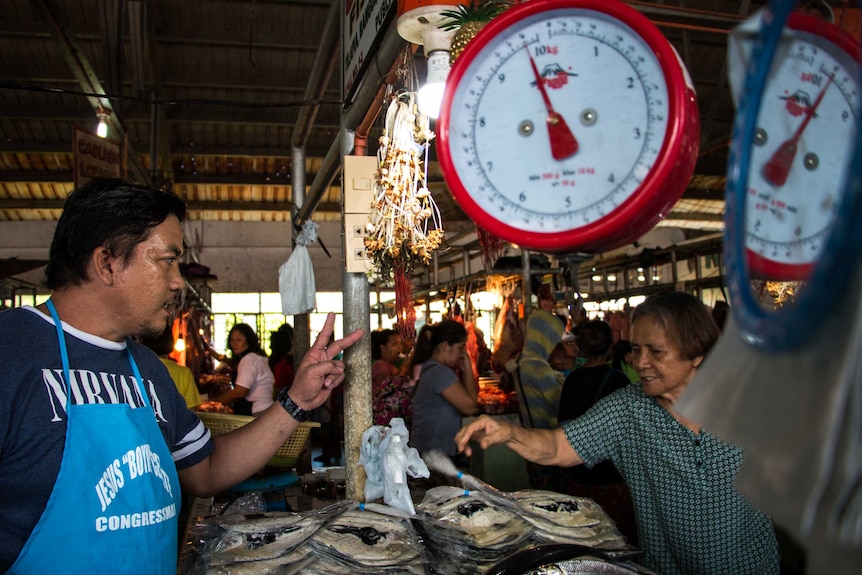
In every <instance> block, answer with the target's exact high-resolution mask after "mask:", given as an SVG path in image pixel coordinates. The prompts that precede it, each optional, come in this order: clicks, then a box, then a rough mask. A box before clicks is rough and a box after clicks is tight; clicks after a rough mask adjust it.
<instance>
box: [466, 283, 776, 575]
mask: <svg viewBox="0 0 862 575" xmlns="http://www.w3.org/2000/svg"><path fill="white" fill-rule="evenodd" d="M718 336H719V330H718V326H716V324H715V321H714V320H713V319H712V316H711V315H710V313H709V311H708V310H707V308H706V307H705V306H704V305H703V303H702V302H701V301H700V300H698V299H697V298H696V297H694V296H693V295H691V294H688V293H684V292H664V293H660V294H656V295H653V296H650V297H649V298H647V299H646V301H645V302H644V303H642V304H641V305H639V306H638V307H636V308H635V309H634V311H633V312H632V316H631V342H632V348H633V355H634V367H635V369H636V370H637V373H638V376H639V377H640V381H639V382H637V383H633V384H631V385H628V386H626V387H624V388H622V389H620V390H617V391H615V392H614V393H612V394H610V395H608V396H606V397H604V398H602V399H601V400H599V401H598V403H596V404H595V405H594V406H593V407H591V408H590V409H589V410H588V411H587V412H586V413H585V414H583V415H582V416H580V417H578V418H577V419H574V420H571V421H567V422H563V423H562V424H561V426H560V427H557V428H555V429H527V428H523V427H520V426H515V425H512V424H510V423H507V422H504V421H499V420H496V419H492V418H489V417H487V416H481V417H479V418H478V419H477V420H475V421H474V422H472V423H470V424H469V425H467V426H465V427H463V428H462V429H461V430H460V431H459V432H458V434H457V435H456V436H455V443H456V446H457V449H458V450H459V451H463V452H465V453H466V454H467V455H470V453H471V448H470V442H471V441H475V442H478V444H479V445H480V446H481V447H482V448H483V449H487V448H488V447H489V446H491V445H498V444H505V445H507V446H508V447H509V448H511V449H512V450H513V451H515V452H516V453H518V454H519V455H521V456H522V457H524V458H525V459H528V460H530V461H533V462H536V463H540V464H543V465H555V466H559V467H571V466H574V465H579V464H583V463H586V464H587V465H588V466H590V467H592V466H593V465H595V464H596V463H599V462H601V461H612V462H613V464H614V466H615V467H616V468H617V470H618V471H619V472H620V474H621V475H622V476H623V478H624V479H625V481H626V483H627V484H628V486H629V489H630V490H631V495H632V500H633V503H634V508H635V517H636V520H637V529H638V540H639V544H640V545H641V546H642V547H643V549H644V557H643V563H644V565H645V566H646V567H647V568H649V569H651V570H653V571H655V572H656V573H660V574H661V575H689V574H692V573H697V574H698V575H730V574H733V575H778V572H779V558H778V543H777V540H776V537H775V531H774V529H773V526H772V522H771V521H770V519H769V518H768V517H767V516H766V515H765V514H764V513H763V512H762V511H760V510H759V509H757V508H756V507H754V506H753V505H751V504H750V503H748V502H747V501H746V500H745V499H743V497H742V496H741V495H739V494H738V493H737V492H736V490H735V489H734V486H733V482H734V479H735V477H736V472H737V470H738V469H739V466H740V464H741V463H742V450H741V449H740V448H739V447H737V446H735V445H731V444H729V443H726V442H724V441H722V440H721V439H719V438H718V437H715V436H714V435H712V434H710V433H709V431H707V430H706V429H703V428H702V427H701V426H700V425H698V424H697V422H695V421H691V420H689V419H687V418H685V417H684V416H682V415H681V414H680V413H679V412H677V411H676V409H675V408H674V404H675V402H676V400H677V398H678V397H679V396H680V395H681V394H682V393H683V391H685V389H686V387H688V384H689V383H690V382H691V381H692V379H693V378H694V376H695V374H696V373H697V369H698V368H699V367H700V365H701V364H702V363H703V361H704V359H705V358H706V355H707V353H708V352H709V350H710V349H711V348H712V346H713V344H714V343H715V342H716V340H717V339H718Z"/></svg>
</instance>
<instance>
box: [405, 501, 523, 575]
mask: <svg viewBox="0 0 862 575" xmlns="http://www.w3.org/2000/svg"><path fill="white" fill-rule="evenodd" d="M417 511H419V514H418V515H417V518H418V520H419V522H420V524H421V529H422V531H423V534H424V535H425V536H426V537H427V538H428V539H429V540H431V541H432V542H433V546H432V548H433V549H432V552H434V553H435V555H437V557H438V560H440V561H441V562H444V563H447V564H448V565H451V566H454V568H455V569H456V571H452V572H459V573H460V572H470V571H472V572H481V571H482V566H486V565H488V564H490V563H492V562H495V561H499V559H500V558H501V557H503V556H505V555H506V554H508V553H511V552H513V551H515V550H517V549H519V548H520V546H521V545H522V544H523V543H524V542H525V541H526V540H527V539H528V537H529V536H530V532H531V526H530V525H529V524H528V523H526V522H524V521H523V520H521V519H520V518H519V517H518V516H517V513H516V512H515V510H514V509H509V508H506V507H504V506H500V505H497V502H496V501H495V500H494V499H493V498H489V497H487V496H486V495H485V494H483V493H481V492H475V491H466V490H464V489H460V488H457V487H451V486H440V487H434V488H432V489H429V490H428V491H427V492H426V493H425V497H424V499H423V500H422V502H421V503H420V504H419V505H418V506H417Z"/></svg>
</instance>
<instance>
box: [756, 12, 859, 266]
mask: <svg viewBox="0 0 862 575" xmlns="http://www.w3.org/2000/svg"><path fill="white" fill-rule="evenodd" d="M787 27H788V28H790V29H791V30H793V31H794V36H795V38H794V40H793V41H792V43H790V44H789V46H788V47H787V49H786V51H785V52H779V53H778V54H777V55H776V58H775V64H774V65H773V69H772V71H771V72H770V76H769V77H768V79H767V81H766V85H765V86H764V90H763V93H762V96H761V107H760V112H759V114H758V116H757V122H756V128H755V132H754V138H753V142H752V146H751V151H750V154H751V159H750V164H749V166H750V168H749V174H748V188H747V192H746V206H745V210H746V212H745V213H746V218H745V222H746V223H745V229H746V235H745V247H746V250H747V254H748V265H749V268H750V270H751V274H752V276H753V277H759V278H762V279H771V280H781V281H789V280H804V279H806V278H807V277H808V276H809V275H810V273H811V271H812V269H813V267H814V264H815V262H816V261H817V260H818V258H819V256H820V255H821V252H822V249H823V246H824V244H825V243H826V240H827V238H828V232H829V229H830V227H831V224H832V222H833V220H834V218H835V216H836V214H837V213H838V209H839V204H840V200H841V195H842V194H843V187H844V185H845V178H844V175H845V174H846V173H847V172H848V170H849V169H850V165H849V164H850V160H851V157H852V155H853V144H854V142H855V141H856V126H857V123H858V121H859V85H858V78H857V73H858V72H857V67H858V61H857V58H858V57H859V45H858V43H857V42H856V41H855V39H853V38H852V37H851V36H849V35H847V34H846V33H844V32H843V31H841V30H840V29H839V28H837V27H835V26H832V25H831V24H828V23H826V22H823V21H822V20H819V19H816V18H814V17H811V16H806V15H803V14H799V13H792V14H790V15H789V17H788V19H787Z"/></svg>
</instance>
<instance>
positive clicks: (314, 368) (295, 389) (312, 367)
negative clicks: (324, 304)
mask: <svg viewBox="0 0 862 575" xmlns="http://www.w3.org/2000/svg"><path fill="white" fill-rule="evenodd" d="M333 325H335V314H334V313H329V314H328V315H327V316H326V323H324V324H323V329H322V330H320V335H318V336H317V339H316V340H315V341H314V344H313V345H312V346H311V349H309V350H308V352H307V353H306V354H305V355H304V356H303V358H302V361H301V362H300V364H299V367H298V368H297V370H296V376H295V377H294V379H293V384H292V385H291V386H290V398H291V399H292V400H293V401H294V403H296V404H297V405H298V406H299V407H301V408H302V409H305V410H312V409H314V408H315V407H319V406H320V405H322V404H323V402H325V401H326V399H327V398H328V397H329V395H330V394H331V393H332V390H333V389H334V388H335V387H336V386H338V385H339V384H340V383H341V382H342V381H344V362H343V361H336V360H335V359H334V358H335V357H336V356H337V355H338V354H340V353H341V352H342V351H344V350H345V349H347V348H349V347H350V346H351V345H353V344H354V343H356V342H357V341H359V340H360V338H362V336H363V335H364V334H365V331H364V330H362V329H357V330H356V331H354V332H353V333H351V334H349V335H347V336H345V337H343V338H342V339H339V340H336V341H334V342H332V343H331V344H330V343H329V338H330V337H331V336H332V329H333ZM327 344H328V345H327Z"/></svg>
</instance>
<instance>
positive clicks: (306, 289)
mask: <svg viewBox="0 0 862 575" xmlns="http://www.w3.org/2000/svg"><path fill="white" fill-rule="evenodd" d="M315 241H317V224H315V223H314V222H312V221H310V220H309V221H307V222H305V223H304V224H303V225H302V231H301V232H300V233H299V235H298V236H297V237H296V247H295V248H294V250H293V253H291V254H290V257H289V258H288V259H287V261H286V262H284V263H283V264H281V267H279V268H278V291H279V293H280V294H281V308H282V313H283V314H284V315H297V314H302V313H307V312H309V311H311V310H313V309H314V308H315V307H316V306H317V304H316V303H315V297H314V295H315V291H316V288H315V286H314V268H313V267H312V265H311V256H309V255H308V248H307V247H306V246H307V245H309V244H311V243H314V242H315Z"/></svg>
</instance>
